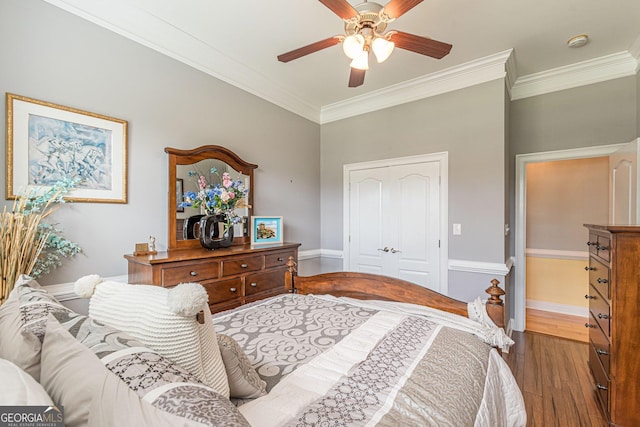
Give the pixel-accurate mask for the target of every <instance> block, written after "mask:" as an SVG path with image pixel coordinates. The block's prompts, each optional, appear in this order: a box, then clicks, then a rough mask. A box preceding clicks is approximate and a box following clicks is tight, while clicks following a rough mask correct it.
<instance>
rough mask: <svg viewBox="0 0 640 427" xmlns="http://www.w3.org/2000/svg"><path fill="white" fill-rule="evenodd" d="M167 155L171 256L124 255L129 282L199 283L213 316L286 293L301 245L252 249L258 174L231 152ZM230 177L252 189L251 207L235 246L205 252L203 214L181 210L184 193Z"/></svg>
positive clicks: (213, 148)
mask: <svg viewBox="0 0 640 427" xmlns="http://www.w3.org/2000/svg"><path fill="white" fill-rule="evenodd" d="M165 152H166V153H167V155H168V160H169V161H168V164H169V170H168V177H169V181H168V201H169V202H168V215H167V218H168V244H167V247H168V250H167V251H166V252H158V253H157V254H152V255H125V259H126V260H127V262H128V282H129V283H136V284H149V285H156V286H163V287H171V286H175V285H178V284H180V283H186V282H198V283H200V284H202V286H204V288H205V289H206V290H207V293H208V294H209V307H210V309H211V312H212V313H214V312H218V311H223V310H228V309H230V308H234V307H237V306H240V305H242V304H246V303H250V302H253V301H257V300H260V299H263V298H266V297H269V296H272V295H277V294H280V293H285V292H286V290H285V288H284V271H285V269H286V262H287V261H288V259H289V257H293V258H294V260H295V261H296V262H297V259H298V247H299V246H300V244H299V243H288V242H283V243H272V244H261V245H254V246H252V245H251V233H252V230H251V227H250V221H251V216H252V215H253V212H254V205H253V188H254V187H253V184H254V178H253V171H254V170H255V169H256V168H257V167H258V166H257V165H255V164H252V163H248V162H246V161H244V160H243V159H241V158H240V157H239V156H237V155H236V154H235V153H233V152H232V151H230V150H228V149H227V148H224V147H221V146H217V145H207V146H202V147H199V148H195V149H193V150H180V149H176V148H169V147H167V148H165ZM225 172H227V173H228V174H229V175H230V176H231V178H232V179H233V180H240V181H241V182H243V183H244V185H245V187H246V188H247V189H248V193H247V196H246V201H247V204H248V206H247V207H241V208H237V209H236V214H237V216H238V217H240V218H241V221H240V222H238V223H237V224H235V225H232V227H234V233H233V234H234V237H233V241H232V243H231V245H230V246H229V247H226V248H218V249H214V250H211V249H205V248H203V247H202V245H201V243H200V240H199V238H198V237H199V220H200V218H201V217H202V216H203V215H204V212H201V211H200V209H194V208H193V207H188V206H187V207H185V206H181V202H182V196H183V194H184V193H185V192H189V191H194V192H196V191H197V190H198V188H199V187H198V179H199V177H200V176H205V177H207V180H208V181H209V183H212V182H211V181H214V180H215V179H216V178H217V177H220V176H222V175H223V174H224V173H225Z"/></svg>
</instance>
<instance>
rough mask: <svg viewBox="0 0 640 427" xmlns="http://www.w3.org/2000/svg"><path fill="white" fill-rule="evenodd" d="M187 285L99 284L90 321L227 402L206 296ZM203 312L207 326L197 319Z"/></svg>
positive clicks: (90, 313)
mask: <svg viewBox="0 0 640 427" xmlns="http://www.w3.org/2000/svg"><path fill="white" fill-rule="evenodd" d="M185 285H188V286H184V285H178V287H176V288H174V289H167V288H162V287H159V286H151V285H130V284H125V283H118V282H111V281H105V282H101V283H99V284H97V285H96V287H95V291H94V293H93V296H92V297H91V300H90V302H89V316H90V317H93V318H94V319H97V320H99V321H101V322H104V323H106V324H107V325H110V326H112V327H114V328H116V329H120V330H122V331H124V332H127V333H128V334H129V335H131V336H133V337H134V338H136V339H137V340H139V341H140V342H142V343H143V344H144V345H146V346H148V347H150V348H151V349H153V350H155V351H157V352H158V353H160V354H161V355H163V356H164V357H166V358H167V359H170V360H172V361H173V362H175V363H177V364H178V365H180V366H182V367H183V368H184V369H186V370H188V371H189V372H191V373H192V374H193V375H195V376H196V377H198V379H200V380H201V381H202V382H203V383H204V384H207V385H208V386H210V387H212V388H213V389H214V390H216V391H217V392H218V393H220V394H221V395H223V396H226V397H229V383H228V380H227V376H226V372H225V367H224V364H223V361H222V357H221V356H220V349H219V347H218V342H217V339H216V332H215V329H214V327H213V322H212V321H211V314H210V311H209V306H208V305H207V299H206V291H205V290H204V288H203V287H202V286H201V285H199V284H193V283H190V284H185ZM180 287H182V289H178V288H180ZM203 293H204V297H203ZM172 294H173V295H172ZM200 310H204V313H205V316H202V317H204V324H200V323H199V322H198V320H197V319H196V313H198V312H200ZM176 312H177V313H181V314H176Z"/></svg>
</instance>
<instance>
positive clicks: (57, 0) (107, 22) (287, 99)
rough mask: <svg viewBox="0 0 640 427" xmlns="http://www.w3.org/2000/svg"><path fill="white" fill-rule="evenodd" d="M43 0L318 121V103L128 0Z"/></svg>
mask: <svg viewBox="0 0 640 427" xmlns="http://www.w3.org/2000/svg"><path fill="white" fill-rule="evenodd" d="M45 1H46V2H47V3H50V4H52V5H54V6H56V7H59V8H60V9H63V10H65V11H67V12H69V13H72V14H74V15H76V16H79V17H81V18H83V19H85V20H87V21H90V22H92V23H94V24H96V25H99V26H101V27H103V28H106V29H108V30H110V31H113V32H114V33H116V34H119V35H121V36H123V37H126V38H128V39H130V40H133V41H135V42H137V43H139V44H141V45H143V46H146V47H148V48H151V49H153V50H155V51H157V52H160V53H162V54H164V55H166V56H168V57H170V58H173V59H175V60H177V61H180V62H182V63H184V64H187V65H189V66H191V67H193V68H195V69H197V70H199V71H202V72H203V73H206V74H209V75H210V76H213V77H215V78H217V79H219V80H222V81H224V82H226V83H229V84H230V85H232V86H235V87H237V88H239V89H242V90H244V91H245V92H249V93H251V94H253V95H255V96H257V97H259V98H262V99H264V100H266V101H268V102H270V103H272V104H275V105H277V106H279V107H282V108H284V109H286V110H288V111H291V112H293V113H295V114H298V115H300V116H302V117H304V118H307V119H309V120H311V121H314V122H316V123H318V122H319V121H320V109H319V107H316V106H313V105H311V104H309V103H308V102H306V101H304V100H302V99H301V98H299V97H297V96H295V95H293V94H292V93H291V92H289V91H287V90H285V89H284V88H282V87H281V86H279V85H278V84H276V83H275V82H273V81H271V80H269V79H267V78H266V77H265V76H264V75H262V74H260V73H259V72H258V71H256V70H253V69H251V68H249V67H247V66H245V65H244V64H241V63H239V62H237V61H235V60H233V59H232V58H229V57H228V56H226V55H224V54H223V53H222V52H220V51H219V50H217V49H216V48H215V47H214V46H211V45H209V44H207V43H205V42H204V41H202V40H200V39H198V38H196V37H193V36H192V35H190V34H187V33H185V32H184V31H182V30H180V29H179V28H177V27H175V26H173V25H171V24H170V23H168V22H166V21H163V20H162V19H160V18H158V17H157V16H154V15H152V14H149V13H147V12H145V11H143V10H140V9H138V8H136V7H135V6H134V5H131V4H130V3H129V2H128V1H117V0H116V1H108V2H85V1H83V0H45ZM130 29H135V30H134V31H135V33H134V32H133V31H131V30H130Z"/></svg>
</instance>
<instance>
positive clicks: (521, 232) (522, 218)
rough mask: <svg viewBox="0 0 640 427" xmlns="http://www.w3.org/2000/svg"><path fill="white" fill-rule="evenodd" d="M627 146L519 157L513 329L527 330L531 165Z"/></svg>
mask: <svg viewBox="0 0 640 427" xmlns="http://www.w3.org/2000/svg"><path fill="white" fill-rule="evenodd" d="M624 145H625V144H614V145H606V146H600V147H587V148H579V149H572V150H560V151H550V152H543V153H534V154H520V155H517V156H516V199H515V224H516V229H515V259H516V270H515V283H514V287H513V288H514V299H513V300H512V301H513V304H514V311H513V313H514V319H513V320H514V322H513V327H512V329H513V330H515V331H524V330H525V328H526V303H527V301H526V299H527V289H526V277H527V276H526V275H527V267H526V261H527V258H526V248H527V239H526V231H527V219H526V208H527V206H526V200H527V199H526V197H527V187H526V178H527V174H526V171H527V165H528V164H529V163H537V162H549V161H554V160H570V159H582V158H590V157H603V156H609V155H610V154H612V153H614V152H615V151H617V150H618V149H620V148H621V147H623V146H624Z"/></svg>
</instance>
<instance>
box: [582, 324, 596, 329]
mask: <svg viewBox="0 0 640 427" xmlns="http://www.w3.org/2000/svg"><path fill="white" fill-rule="evenodd" d="M584 327H585V328H595V327H596V325H594V324H593V323H585V324H584Z"/></svg>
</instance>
